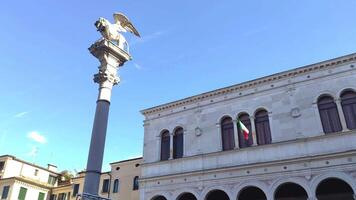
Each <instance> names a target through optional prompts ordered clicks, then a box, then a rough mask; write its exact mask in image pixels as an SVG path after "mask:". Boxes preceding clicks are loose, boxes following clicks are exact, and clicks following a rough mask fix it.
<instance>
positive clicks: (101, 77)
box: [93, 70, 120, 85]
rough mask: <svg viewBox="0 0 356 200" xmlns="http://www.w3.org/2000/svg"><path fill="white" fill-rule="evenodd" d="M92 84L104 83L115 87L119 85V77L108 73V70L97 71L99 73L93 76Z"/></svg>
mask: <svg viewBox="0 0 356 200" xmlns="http://www.w3.org/2000/svg"><path fill="white" fill-rule="evenodd" d="M93 80H94V82H95V83H99V84H102V83H104V82H106V81H108V82H110V83H112V85H117V84H118V83H120V77H119V76H117V74H116V73H110V72H109V70H105V71H103V70H99V73H97V74H94V79H93Z"/></svg>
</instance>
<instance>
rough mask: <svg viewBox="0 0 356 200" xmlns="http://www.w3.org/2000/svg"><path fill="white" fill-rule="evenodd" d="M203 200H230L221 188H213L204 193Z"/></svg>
mask: <svg viewBox="0 0 356 200" xmlns="http://www.w3.org/2000/svg"><path fill="white" fill-rule="evenodd" d="M205 200H230V198H229V196H228V195H227V194H226V193H225V192H224V191H222V190H213V191H210V192H209V193H208V194H207V195H206V197H205Z"/></svg>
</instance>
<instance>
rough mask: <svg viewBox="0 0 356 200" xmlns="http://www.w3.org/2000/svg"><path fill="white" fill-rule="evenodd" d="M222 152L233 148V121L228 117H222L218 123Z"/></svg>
mask: <svg viewBox="0 0 356 200" xmlns="http://www.w3.org/2000/svg"><path fill="white" fill-rule="evenodd" d="M220 129H221V143H222V150H223V151H228V150H232V149H234V148H235V145H236V144H235V133H234V131H235V130H234V121H233V119H232V118H231V117H230V116H226V117H223V118H222V119H221V123H220Z"/></svg>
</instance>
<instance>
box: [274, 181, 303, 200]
mask: <svg viewBox="0 0 356 200" xmlns="http://www.w3.org/2000/svg"><path fill="white" fill-rule="evenodd" d="M273 196H274V199H276V200H281V199H292V198H294V199H298V200H307V199H308V197H309V196H308V193H307V191H306V190H305V189H304V188H303V187H302V186H301V185H299V184H296V183H293V182H286V183H283V184H281V185H279V186H278V187H277V188H276V190H275V191H274V195H273Z"/></svg>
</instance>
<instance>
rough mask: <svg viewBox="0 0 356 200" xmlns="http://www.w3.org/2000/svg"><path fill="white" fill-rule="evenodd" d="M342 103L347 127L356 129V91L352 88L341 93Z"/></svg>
mask: <svg viewBox="0 0 356 200" xmlns="http://www.w3.org/2000/svg"><path fill="white" fill-rule="evenodd" d="M340 103H341V108H342V112H343V116H344V118H345V122H346V127H347V128H348V129H349V130H354V129H356V92H355V91H353V90H350V89H345V90H344V91H343V92H342V93H341V94H340Z"/></svg>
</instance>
